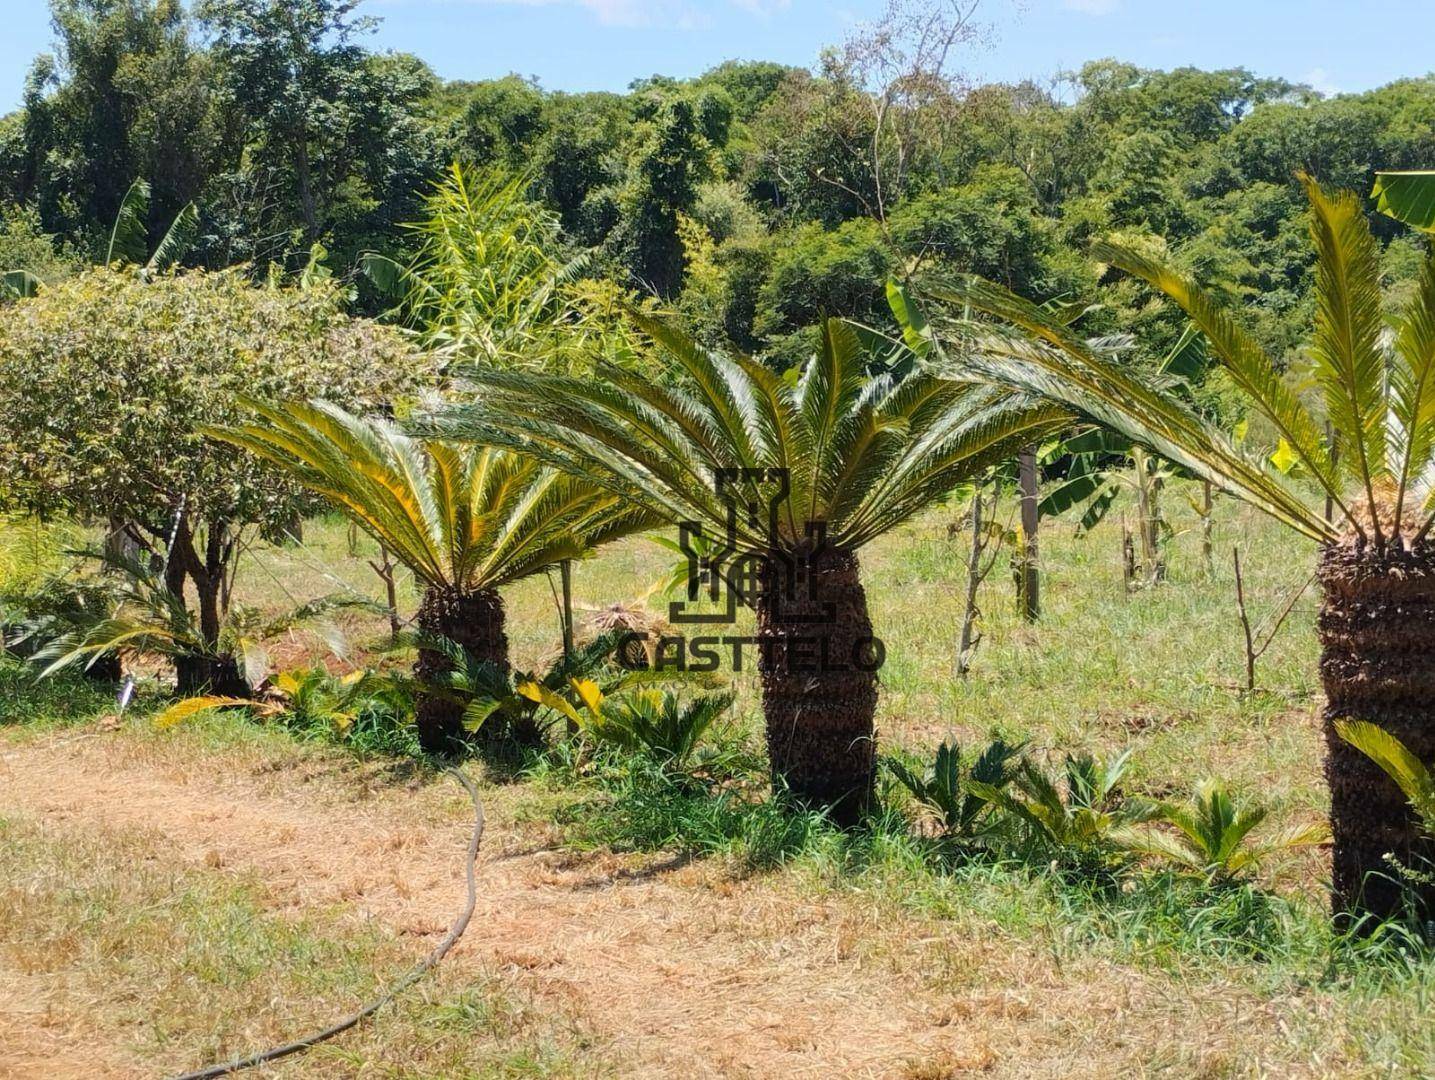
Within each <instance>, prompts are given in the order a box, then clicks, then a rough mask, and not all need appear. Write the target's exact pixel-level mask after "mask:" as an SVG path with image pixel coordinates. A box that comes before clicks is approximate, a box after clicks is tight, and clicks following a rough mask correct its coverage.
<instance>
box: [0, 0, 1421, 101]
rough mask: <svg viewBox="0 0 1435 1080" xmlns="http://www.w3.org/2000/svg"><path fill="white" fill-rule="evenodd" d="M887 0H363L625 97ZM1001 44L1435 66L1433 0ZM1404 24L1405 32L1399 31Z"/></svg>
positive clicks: (1287, 1) (453, 43) (1057, 23)
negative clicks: (661, 78)
mask: <svg viewBox="0 0 1435 1080" xmlns="http://www.w3.org/2000/svg"><path fill="white" fill-rule="evenodd" d="M882 5H883V0H845V2H839V3H836V4H831V3H821V2H819V0H368V2H366V3H365V4H364V5H363V8H362V9H361V10H363V11H365V12H367V13H368V14H371V15H375V16H379V17H380V18H382V19H383V23H382V24H381V26H380V28H379V31H378V33H377V34H376V35H375V36H374V38H373V39H372V44H374V45H375V46H377V47H379V48H392V49H403V50H407V51H410V52H413V53H416V54H418V55H419V56H421V57H423V58H424V59H425V60H427V61H428V62H429V64H430V65H432V66H433V68H434V69H435V70H436V71H438V73H439V74H440V75H443V76H445V77H448V78H467V79H478V78H486V77H490V76H496V75H503V74H506V73H507V72H510V71H517V72H519V73H520V74H524V75H536V76H538V77H539V79H540V80H541V81H542V83H543V85H545V86H547V87H549V88H552V89H560V90H588V89H594V90H620V89H622V88H623V87H625V86H626V85H627V84H628V83H629V82H630V81H632V80H633V79H635V78H639V77H642V76H645V75H651V74H654V73H659V72H660V73H663V74H671V75H677V76H687V75H693V74H696V73H698V72H700V71H703V70H704V69H706V68H708V67H711V66H712V65H714V64H716V63H720V62H721V61H723V60H726V59H731V58H743V59H770V60H780V61H783V62H785V63H792V64H810V63H812V61H813V60H814V59H815V58H816V56H817V54H818V52H819V50H820V49H821V48H822V46H823V45H824V44H831V43H835V42H838V41H840V40H841V39H842V38H843V37H844V36H845V35H846V34H847V32H848V30H849V28H850V27H851V26H852V24H853V23H855V22H857V21H860V20H862V19H866V18H871V17H873V16H874V15H875V14H876V13H877V12H878V11H879V10H880V8H881V7H882ZM0 6H3V7H4V9H5V10H4V13H3V19H4V28H5V33H4V34H3V35H0V112H4V111H8V110H9V109H11V108H14V107H15V105H17V104H18V103H19V97H20V88H21V85H22V83H23V80H24V76H25V69H26V68H27V67H28V65H29V62H30V58H31V57H32V56H33V55H34V54H35V53H36V52H39V51H40V50H42V49H45V48H48V46H49V41H50V27H49V13H48V5H47V3H46V0H0ZM985 6H986V9H987V11H988V12H989V13H990V14H989V17H990V18H991V20H992V21H993V22H994V23H996V25H997V37H996V41H995V43H994V45H993V46H992V47H991V48H989V49H986V50H983V51H981V52H978V53H976V54H974V55H973V56H972V57H971V59H970V61H969V63H968V67H969V69H970V70H972V71H973V72H975V73H976V74H979V75H982V76H985V77H987V78H992V79H1003V80H1006V79H1017V78H1022V77H1026V76H1036V77H1045V76H1048V75H1051V74H1053V73H1054V72H1056V71H1058V70H1060V69H1062V68H1064V67H1074V66H1077V65H1079V64H1080V63H1081V62H1083V61H1085V60H1089V59H1095V58H1098V57H1103V56H1115V57H1119V58H1121V59H1125V60H1130V61H1133V62H1135V63H1138V64H1141V65H1143V66H1147V67H1174V66H1178V65H1182V64H1195V65H1197V66H1200V67H1235V66H1245V67H1248V68H1251V69H1252V70H1254V71H1257V72H1259V73H1261V74H1269V75H1283V76H1286V77H1287V78H1291V79H1297V80H1301V81H1306V82H1310V83H1312V84H1313V85H1315V86H1316V87H1318V88H1319V89H1321V90H1324V91H1326V92H1328V93H1330V92H1338V91H1357V90H1364V89H1367V88H1369V87H1372V86H1378V85H1381V84H1382V83H1386V82H1389V81H1390V80H1392V79H1396V78H1400V77H1402V76H1407V75H1423V74H1426V73H1428V72H1429V71H1431V70H1432V69H1435V52H1432V51H1431V48H1430V44H1431V42H1432V41H1435V2H1432V0H1385V2H1384V3H1382V4H1379V5H1372V4H1370V3H1368V2H1366V3H1356V2H1350V0H1187V2H1186V3H1176V2H1174V0H1016V2H1013V0H985ZM1391 27H1398V28H1399V29H1398V30H1391V29H1390V28H1391Z"/></svg>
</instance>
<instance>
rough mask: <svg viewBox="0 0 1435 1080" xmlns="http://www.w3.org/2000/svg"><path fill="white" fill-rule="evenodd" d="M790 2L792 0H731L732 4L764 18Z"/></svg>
mask: <svg viewBox="0 0 1435 1080" xmlns="http://www.w3.org/2000/svg"><path fill="white" fill-rule="evenodd" d="M791 2H792V0H732V3H733V5H734V6H736V7H740V8H742V10H743V11H749V12H751V13H752V14H754V15H759V16H761V17H762V18H764V19H765V18H767V17H768V16H769V15H771V14H772V13H773V12H775V11H781V10H783V9H784V8H786V7H787V6H788V5H789V4H790V3H791Z"/></svg>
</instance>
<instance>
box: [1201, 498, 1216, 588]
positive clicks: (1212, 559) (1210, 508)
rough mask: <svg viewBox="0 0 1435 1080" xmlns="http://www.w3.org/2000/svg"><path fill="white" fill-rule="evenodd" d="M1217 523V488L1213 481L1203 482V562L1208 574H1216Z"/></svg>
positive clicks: (1211, 576)
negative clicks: (1215, 532)
mask: <svg viewBox="0 0 1435 1080" xmlns="http://www.w3.org/2000/svg"><path fill="white" fill-rule="evenodd" d="M1215 524H1216V498H1215V488H1214V486H1213V485H1212V484H1211V481H1209V480H1204V481H1202V482H1201V562H1202V564H1203V565H1204V566H1205V567H1206V576H1207V577H1208V578H1213V577H1215V576H1216V547H1215V542H1214V540H1213V539H1212V530H1213V529H1214V528H1215Z"/></svg>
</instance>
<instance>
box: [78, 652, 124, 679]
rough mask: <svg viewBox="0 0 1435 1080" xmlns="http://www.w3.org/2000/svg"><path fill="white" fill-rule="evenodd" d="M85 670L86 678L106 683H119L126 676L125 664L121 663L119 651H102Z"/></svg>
mask: <svg viewBox="0 0 1435 1080" xmlns="http://www.w3.org/2000/svg"><path fill="white" fill-rule="evenodd" d="M83 670H84V673H85V678H87V679H89V680H90V681H91V682H97V683H103V684H105V685H110V684H113V683H118V682H119V681H120V680H121V679H123V678H124V677H125V669H124V664H123V663H121V661H120V654H119V653H117V652H107V653H101V654H100V655H99V656H97V657H95V659H94V661H93V662H92V663H91V664H90V665H89V666H87V667H85V668H84V669H83Z"/></svg>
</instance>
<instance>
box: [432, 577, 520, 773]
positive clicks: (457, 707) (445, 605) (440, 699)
mask: <svg viewBox="0 0 1435 1080" xmlns="http://www.w3.org/2000/svg"><path fill="white" fill-rule="evenodd" d="M417 622H418V627H419V630H420V632H422V633H424V634H426V635H431V636H435V637H446V638H448V639H449V640H450V641H453V642H455V643H457V644H458V645H460V646H462V647H463V649H464V651H466V652H467V653H468V654H469V655H470V656H472V657H473V658H474V659H475V660H478V661H482V662H486V663H490V664H493V665H494V666H495V667H497V668H498V669H499V670H501V671H502V672H503V673H504V674H507V673H508V671H509V665H508V638H507V636H506V635H505V634H504V632H503V598H502V597H501V596H499V595H498V590H497V589H479V590H477V591H476V592H463V591H461V590H459V589H453V588H447V587H443V586H431V587H430V588H429V589H428V590H427V591H426V592H425V593H424V596H423V600H422V601H421V602H420V604H419V610H418V616H417ZM451 670H453V664H452V663H450V662H449V659H448V657H446V656H444V654H443V653H441V652H437V651H435V650H433V649H420V650H419V655H418V660H417V661H416V662H415V663H414V676H415V678H417V679H418V681H419V692H418V700H417V701H416V702H415V704H414V713H415V719H416V721H417V724H418V734H419V745H420V746H422V747H423V749H424V750H425V751H426V752H427V753H430V754H444V753H452V752H453V751H455V750H458V749H460V748H462V746H463V745H464V741H465V739H464V736H465V732H464V728H463V705H462V703H461V702H458V701H455V700H453V699H451V698H449V697H447V696H446V695H444V694H442V693H435V692H433V691H432V690H430V689H426V684H427V686H429V687H431V686H432V685H433V683H434V681H435V679H436V678H437V677H438V676H439V675H442V674H443V673H444V672H447V671H451Z"/></svg>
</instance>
